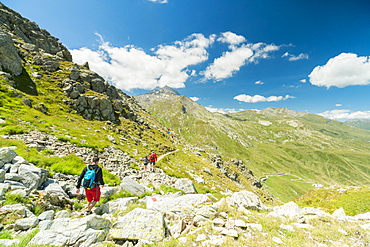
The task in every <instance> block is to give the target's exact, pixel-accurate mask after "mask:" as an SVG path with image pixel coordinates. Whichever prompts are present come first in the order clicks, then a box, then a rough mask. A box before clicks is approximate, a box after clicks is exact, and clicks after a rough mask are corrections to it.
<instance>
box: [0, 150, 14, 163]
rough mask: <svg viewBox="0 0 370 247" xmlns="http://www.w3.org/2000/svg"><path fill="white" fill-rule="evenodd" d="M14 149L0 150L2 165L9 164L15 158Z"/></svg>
mask: <svg viewBox="0 0 370 247" xmlns="http://www.w3.org/2000/svg"><path fill="white" fill-rule="evenodd" d="M14 149H15V147H4V148H0V161H2V162H3V164H5V163H10V162H11V161H12V160H13V159H14V158H15V157H16V156H17V153H16V152H15V151H14Z"/></svg>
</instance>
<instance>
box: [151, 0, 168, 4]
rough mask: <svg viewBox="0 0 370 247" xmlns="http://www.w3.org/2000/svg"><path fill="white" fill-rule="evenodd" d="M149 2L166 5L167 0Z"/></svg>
mask: <svg viewBox="0 0 370 247" xmlns="http://www.w3.org/2000/svg"><path fill="white" fill-rule="evenodd" d="M149 1H150V2H153V3H161V4H162V3H168V0H149Z"/></svg>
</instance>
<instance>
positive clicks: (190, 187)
mask: <svg viewBox="0 0 370 247" xmlns="http://www.w3.org/2000/svg"><path fill="white" fill-rule="evenodd" d="M174 187H175V188H176V189H179V190H182V191H184V192H185V193H186V194H195V193H197V191H196V189H195V187H194V184H193V182H192V181H191V180H190V179H188V178H181V179H178V180H177V181H176V182H175V184H174Z"/></svg>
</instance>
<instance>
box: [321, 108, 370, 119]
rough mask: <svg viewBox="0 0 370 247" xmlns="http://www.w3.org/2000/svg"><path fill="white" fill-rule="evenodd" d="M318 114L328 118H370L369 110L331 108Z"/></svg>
mask: <svg viewBox="0 0 370 247" xmlns="http://www.w3.org/2000/svg"><path fill="white" fill-rule="evenodd" d="M318 115H320V116H323V117H325V118H329V119H355V118H364V119H370V111H351V110H331V111H325V112H322V113H319V114H318Z"/></svg>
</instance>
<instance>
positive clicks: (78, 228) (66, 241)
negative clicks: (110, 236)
mask: <svg viewBox="0 0 370 247" xmlns="http://www.w3.org/2000/svg"><path fill="white" fill-rule="evenodd" d="M45 222H46V223H47V224H45V225H43V228H42V229H41V230H40V231H39V232H38V233H37V234H36V235H35V237H34V238H32V240H31V241H30V242H29V245H31V246H32V245H42V246H44V245H52V246H80V247H88V246H91V245H92V244H94V243H97V242H102V241H103V240H104V239H105V237H106V235H107V233H108V230H109V228H110V227H111V226H112V223H111V222H110V221H109V220H106V219H104V218H102V217H100V216H97V215H90V216H88V217H84V218H75V219H70V218H57V219H55V220H53V221H49V222H47V221H45Z"/></svg>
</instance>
